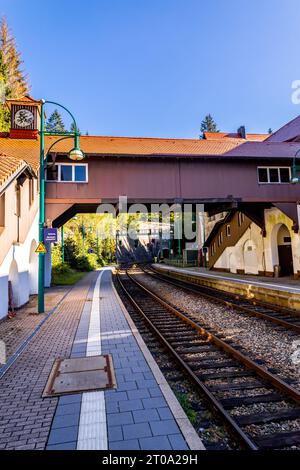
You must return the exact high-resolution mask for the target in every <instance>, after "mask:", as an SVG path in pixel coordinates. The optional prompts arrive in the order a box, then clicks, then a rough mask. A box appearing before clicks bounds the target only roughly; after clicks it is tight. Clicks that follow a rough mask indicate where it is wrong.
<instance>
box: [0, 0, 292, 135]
mask: <svg viewBox="0 0 300 470" xmlns="http://www.w3.org/2000/svg"><path fill="white" fill-rule="evenodd" d="M3 14H4V15H6V17H7V20H8V22H9V25H10V26H11V29H12V31H13V33H14V35H15V37H16V39H17V42H18V46H19V49H20V50H21V52H22V56H23V59H24V66H25V69H26V72H27V73H28V75H29V77H30V82H31V86H32V95H33V96H34V97H36V98H42V97H44V98H47V99H52V100H57V101H60V102H62V104H64V105H66V106H67V107H69V108H70V109H71V110H72V111H73V112H74V114H75V115H76V117H77V118H78V123H79V127H80V129H81V131H83V132H84V131H85V130H88V131H89V133H90V134H99V135H128V136H157V137H188V138H189V137H197V136H198V135H199V126H200V122H201V119H202V118H203V116H204V115H205V114H207V113H211V114H212V115H213V117H214V118H215V120H216V121H217V123H218V126H219V129H220V130H226V131H234V130H236V128H237V127H238V126H239V125H241V124H244V125H245V126H246V129H247V131H248V132H265V131H267V129H268V128H269V127H272V128H273V130H275V129H276V128H278V127H279V126H280V125H281V124H283V123H284V122H286V121H288V120H290V119H291V118H293V117H294V116H296V115H297V114H300V105H294V104H292V101H291V92H292V90H291V83H292V81H293V80H297V79H300V48H299V47H300V2H299V0H251V1H248V2H246V1H241V0H226V1H225V0H207V1H204V0H86V1H82V0H73V1H71V0H59V1H58V0H51V2H50V1H44V2H42V1H41V0H38V1H37V0H28V1H24V0H1V3H0V15H3ZM49 111H50V110H49ZM48 113H49V112H48Z"/></svg>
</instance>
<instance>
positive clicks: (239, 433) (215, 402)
mask: <svg viewBox="0 0 300 470" xmlns="http://www.w3.org/2000/svg"><path fill="white" fill-rule="evenodd" d="M126 273H127V275H128V277H129V278H130V279H131V280H132V281H133V282H134V283H136V284H137V285H138V286H139V287H142V286H141V285H140V284H139V283H137V281H135V280H134V279H133V278H132V277H131V276H130V275H129V274H128V272H127V271H126ZM117 279H118V282H119V284H120V286H121V288H122V290H123V292H124V293H125V295H126V297H127V298H128V299H129V300H130V302H131V303H132V305H133V306H134V307H135V308H136V310H137V311H138V312H139V313H140V315H141V316H142V317H143V318H144V320H145V321H146V323H147V324H148V325H149V327H150V329H151V330H152V331H153V332H154V333H155V335H156V336H157V337H158V339H159V340H160V342H161V343H162V344H163V345H164V346H165V347H166V349H167V350H168V351H169V352H170V353H171V354H172V355H173V356H174V358H175V359H176V361H177V362H178V363H179V364H180V365H181V367H182V368H183V369H184V371H185V372H186V373H187V375H188V376H189V377H190V378H191V379H192V380H193V382H194V383H195V384H196V385H197V387H199V388H200V390H201V391H202V392H203V393H204V395H205V396H206V398H207V399H208V400H209V402H210V403H211V404H212V405H213V407H214V408H215V409H216V410H217V411H218V413H220V414H221V416H222V418H223V419H224V420H225V422H226V423H227V425H228V426H229V427H230V429H231V431H232V432H234V434H235V436H236V437H238V439H239V440H240V441H241V442H242V443H243V444H244V445H245V446H246V447H247V448H248V449H251V450H258V446H257V445H256V444H255V442H253V441H252V440H251V439H250V438H249V437H248V436H247V435H246V434H245V433H244V431H243V430H242V429H241V428H240V426H239V425H238V423H237V422H236V421H234V419H232V417H231V416H230V415H229V413H228V412H227V411H226V410H225V408H224V407H223V406H222V404H221V403H220V402H219V401H218V400H217V399H216V398H215V397H214V395H213V394H212V393H211V392H210V391H209V390H208V388H207V387H206V385H205V384H204V383H203V382H202V381H201V380H200V379H199V378H198V377H197V376H196V374H195V373H194V372H193V371H192V369H191V368H190V367H189V366H188V364H187V363H186V362H185V361H184V360H183V359H182V358H181V357H180V356H179V354H178V353H177V352H176V351H175V349H174V348H173V347H172V346H171V344H170V343H169V342H168V340H166V338H165V337H164V336H163V335H162V334H161V333H160V331H159V330H158V329H157V328H156V326H155V325H154V324H153V323H152V321H151V320H150V319H149V318H148V317H147V315H146V314H145V313H144V312H143V310H142V309H141V307H140V306H139V305H138V304H137V303H136V301H135V300H134V298H133V297H132V296H131V294H130V293H129V292H128V290H127V289H126V287H125V286H124V284H123V282H122V281H121V279H120V276H119V273H117ZM143 289H144V287H143ZM144 290H145V292H147V293H148V294H151V295H152V293H151V292H150V291H148V290H147V289H144Z"/></svg>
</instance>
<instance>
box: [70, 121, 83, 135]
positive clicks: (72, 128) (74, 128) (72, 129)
mask: <svg viewBox="0 0 300 470" xmlns="http://www.w3.org/2000/svg"><path fill="white" fill-rule="evenodd" d="M76 130H77V133H78V134H81V132H80V129H79V127H77V128H76V126H75V124H74V122H72V124H71V127H70V131H71V132H75V131H76Z"/></svg>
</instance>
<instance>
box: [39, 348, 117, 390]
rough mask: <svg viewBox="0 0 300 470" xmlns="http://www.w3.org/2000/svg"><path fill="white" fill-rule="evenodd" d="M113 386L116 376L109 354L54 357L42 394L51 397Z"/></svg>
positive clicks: (114, 385)
mask: <svg viewBox="0 0 300 470" xmlns="http://www.w3.org/2000/svg"><path fill="white" fill-rule="evenodd" d="M115 387H116V378H115V373H114V368H113V362H112V357H111V355H110V354H105V355H103V356H89V357H79V358H77V357H76V358H73V359H56V360H55V361H54V364H53V367H52V370H51V372H50V375H49V377H48V381H47V384H46V387H45V390H44V392H43V395H42V396H43V397H53V396H57V395H65V394H68V393H81V392H91V391H95V390H105V389H107V388H115Z"/></svg>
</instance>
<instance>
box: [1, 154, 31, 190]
mask: <svg viewBox="0 0 300 470" xmlns="http://www.w3.org/2000/svg"><path fill="white" fill-rule="evenodd" d="M26 166H27V164H26V162H25V161H24V160H19V159H18V158H14V157H8V156H7V155H4V154H0V187H1V186H2V185H3V183H5V181H6V180H7V179H8V178H10V177H11V176H12V175H13V174H14V173H16V172H17V171H18V170H20V169H21V168H22V167H24V168H25V167H26Z"/></svg>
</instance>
